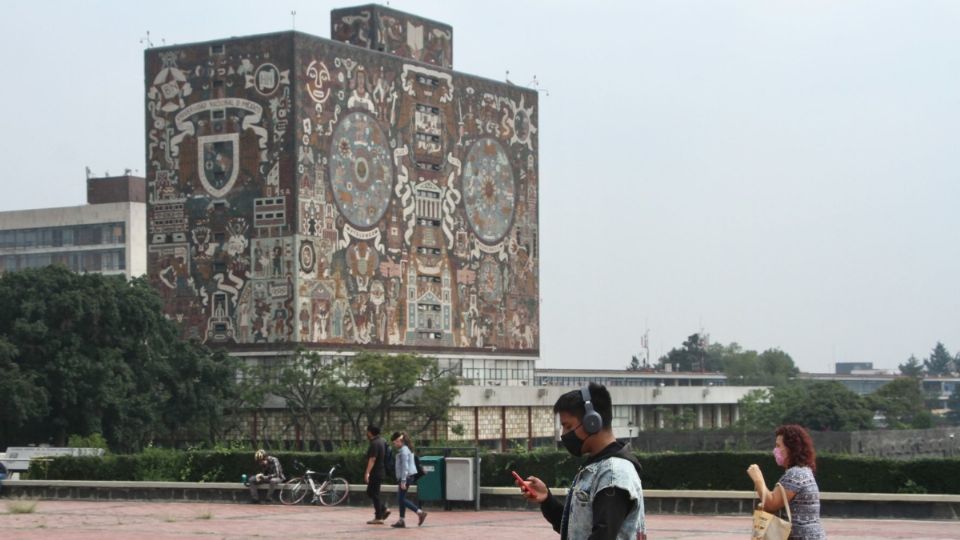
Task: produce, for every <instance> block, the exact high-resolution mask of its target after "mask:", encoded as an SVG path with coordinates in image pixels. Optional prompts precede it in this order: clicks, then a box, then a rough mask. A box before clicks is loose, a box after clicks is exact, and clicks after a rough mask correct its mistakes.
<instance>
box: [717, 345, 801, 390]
mask: <svg viewBox="0 0 960 540" xmlns="http://www.w3.org/2000/svg"><path fill="white" fill-rule="evenodd" d="M720 357H721V359H722V364H723V372H724V373H725V374H726V375H727V380H728V381H729V382H730V384H736V385H746V386H751V385H753V386H782V385H784V384H786V383H787V382H788V381H790V380H791V379H792V378H794V377H796V376H797V375H798V374H799V373H800V370H799V369H797V366H796V365H795V364H794V363H793V358H791V357H790V355H789V354H787V353H785V352H783V351H781V350H780V349H767V350H766V351H763V352H762V353H760V354H757V353H756V351H744V350H741V349H740V347H739V346H738V345H737V344H736V343H732V344H731V345H730V346H729V347H728V348H726V349H723V350H722V352H721V356H720Z"/></svg>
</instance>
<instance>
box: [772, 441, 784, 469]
mask: <svg viewBox="0 0 960 540" xmlns="http://www.w3.org/2000/svg"><path fill="white" fill-rule="evenodd" d="M773 459H774V460H775V461H776V462H777V465H779V466H780V467H783V464H784V462H785V461H786V459H785V458H784V456H783V450H780V447H779V446H777V447H775V448H774V449H773Z"/></svg>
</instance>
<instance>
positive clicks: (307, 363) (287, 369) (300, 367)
mask: <svg viewBox="0 0 960 540" xmlns="http://www.w3.org/2000/svg"><path fill="white" fill-rule="evenodd" d="M329 371H330V366H328V365H327V364H326V363H325V362H324V361H323V359H322V357H321V356H320V355H319V354H317V353H306V352H304V351H303V350H302V349H301V350H297V351H296V353H294V355H293V358H292V359H290V360H289V361H288V362H286V363H285V364H284V366H283V367H282V368H281V369H280V372H279V375H278V376H277V381H276V384H274V385H272V386H270V388H271V391H272V393H273V394H275V395H277V396H279V397H281V398H283V400H284V402H285V403H286V406H287V410H289V411H290V415H291V417H292V418H293V421H294V424H296V425H297V426H299V427H300V428H301V431H302V432H304V433H306V434H307V435H308V436H309V437H312V438H313V439H314V440H318V439H321V438H322V437H321V432H322V431H321V429H320V427H321V426H320V423H319V420H320V418H321V417H322V416H321V413H322V411H321V409H322V407H323V406H324V387H325V386H327V385H328V384H329V382H330V379H331V377H330V375H331V374H330V373H329Z"/></svg>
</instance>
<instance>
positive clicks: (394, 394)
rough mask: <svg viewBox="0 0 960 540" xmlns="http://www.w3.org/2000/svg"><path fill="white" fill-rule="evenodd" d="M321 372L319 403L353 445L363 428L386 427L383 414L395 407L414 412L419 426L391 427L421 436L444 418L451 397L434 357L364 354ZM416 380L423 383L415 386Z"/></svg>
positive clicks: (452, 385)
mask: <svg viewBox="0 0 960 540" xmlns="http://www.w3.org/2000/svg"><path fill="white" fill-rule="evenodd" d="M324 373H325V374H326V377H325V378H324V379H323V381H322V387H321V389H322V395H323V396H324V400H325V401H326V403H327V405H328V407H329V408H330V410H331V411H332V412H333V414H334V415H335V416H336V417H337V418H338V419H339V421H341V422H343V423H345V424H347V425H348V426H349V427H350V431H351V433H352V435H353V440H355V441H358V442H359V441H362V440H363V437H364V433H365V431H366V426H367V424H376V425H378V426H382V427H388V424H389V422H388V414H389V412H390V411H391V409H395V408H397V407H404V406H405V407H412V408H414V410H415V411H416V413H417V415H418V417H419V420H420V421H421V423H420V424H419V425H418V426H417V425H414V426H412V427H411V426H409V425H407V426H396V427H403V428H404V429H407V430H408V431H411V432H414V433H417V432H422V431H424V430H425V429H427V428H428V427H429V426H431V425H432V424H434V423H436V422H439V421H442V420H446V418H447V416H446V415H447V410H449V408H450V406H451V405H452V403H453V400H454V399H456V396H457V390H456V378H455V377H454V376H453V375H452V374H450V373H444V372H441V371H440V370H439V369H438V368H437V362H436V360H435V359H432V358H424V357H420V356H416V355H413V354H397V355H386V354H377V353H367V352H364V353H360V354H358V355H357V356H354V357H353V358H345V359H340V360H335V361H334V362H333V363H331V365H330V367H329V369H327V370H325V371H324ZM421 381H424V382H427V381H428V384H423V385H421V386H419V387H418V383H419V382H421ZM415 421H416V420H415Z"/></svg>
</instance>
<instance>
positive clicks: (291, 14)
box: [290, 10, 297, 32]
mask: <svg viewBox="0 0 960 540" xmlns="http://www.w3.org/2000/svg"><path fill="white" fill-rule="evenodd" d="M290 16H291V17H293V31H294V32H296V31H297V11H296V10H290Z"/></svg>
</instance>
